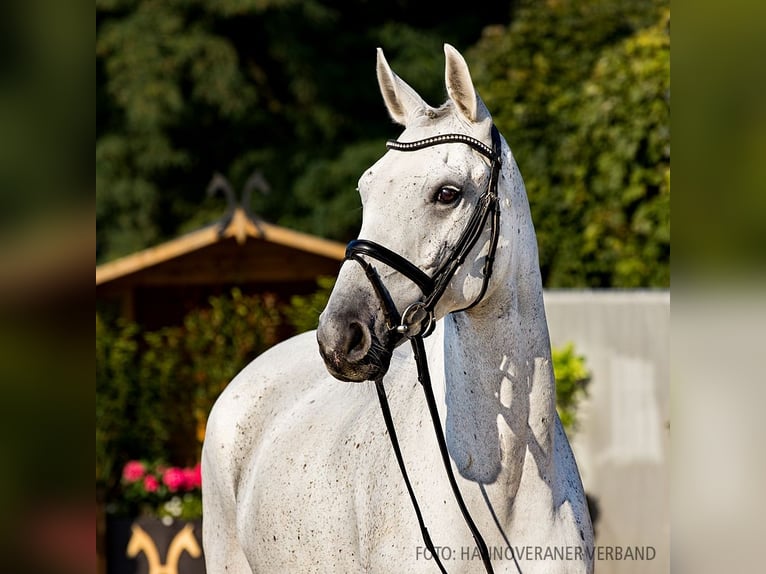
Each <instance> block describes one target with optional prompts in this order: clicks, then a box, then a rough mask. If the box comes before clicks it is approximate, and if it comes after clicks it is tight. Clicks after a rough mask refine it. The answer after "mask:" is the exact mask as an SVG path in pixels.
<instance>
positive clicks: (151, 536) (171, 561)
mask: <svg viewBox="0 0 766 574" xmlns="http://www.w3.org/2000/svg"><path fill="white" fill-rule="evenodd" d="M158 570H160V571H162V572H166V573H167V574H174V573H177V574H204V573H205V558H204V555H203V553H202V520H201V519H198V520H193V521H189V522H187V521H184V520H174V521H173V523H172V524H171V525H169V526H166V525H165V524H163V523H162V521H161V520H160V519H159V518H151V517H145V516H144V517H140V518H135V519H134V518H116V517H108V518H107V523H106V571H107V574H158V572H157V571H158Z"/></svg>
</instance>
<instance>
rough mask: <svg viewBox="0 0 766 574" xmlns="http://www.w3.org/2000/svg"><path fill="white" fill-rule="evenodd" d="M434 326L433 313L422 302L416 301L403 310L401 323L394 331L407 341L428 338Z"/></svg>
mask: <svg viewBox="0 0 766 574" xmlns="http://www.w3.org/2000/svg"><path fill="white" fill-rule="evenodd" d="M435 326H436V321H435V319H434V312H433V310H431V309H428V308H427V307H426V304H425V303H424V302H423V301H416V302H415V303H413V304H411V305H410V306H409V307H407V308H406V309H405V310H404V313H402V319H401V322H400V323H399V325H398V326H397V327H395V329H394V330H395V331H396V332H397V333H399V334H400V335H404V336H405V337H407V338H408V339H411V338H412V337H418V336H421V337H428V335H430V334H431V333H432V332H433V330H434V327H435Z"/></svg>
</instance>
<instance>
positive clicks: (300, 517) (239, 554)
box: [202, 45, 593, 574]
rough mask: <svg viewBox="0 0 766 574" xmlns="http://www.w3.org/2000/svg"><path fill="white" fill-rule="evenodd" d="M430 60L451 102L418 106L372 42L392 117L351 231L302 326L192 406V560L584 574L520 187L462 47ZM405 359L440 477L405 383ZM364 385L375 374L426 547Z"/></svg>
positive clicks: (258, 567) (587, 533)
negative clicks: (195, 517) (198, 512)
mask: <svg viewBox="0 0 766 574" xmlns="http://www.w3.org/2000/svg"><path fill="white" fill-rule="evenodd" d="M445 55H446V67H445V70H446V71H445V82H446V88H447V93H448V99H447V101H446V103H444V104H443V105H442V106H440V107H438V108H434V107H431V106H429V105H428V104H427V103H425V102H424V101H423V99H422V98H421V97H420V96H419V95H418V94H417V93H416V92H415V90H413V89H412V88H411V87H410V86H409V85H407V84H406V83H405V82H404V81H403V80H402V79H401V78H399V77H398V76H397V75H396V74H395V73H394V72H393V71H392V70H391V68H390V67H389V65H388V63H387V62H386V59H385V57H384V55H383V52H382V51H381V50H378V62H377V76H378V83H379V85H380V89H381V93H382V95H383V100H384V103H385V105H386V108H387V110H388V112H389V114H390V116H391V118H392V119H393V120H394V121H395V122H396V123H398V124H401V125H402V126H403V127H404V131H403V132H402V133H401V135H400V136H399V138H398V140H397V141H395V142H390V143H389V146H388V147H389V150H388V152H387V153H386V154H385V155H383V157H382V158H381V159H380V160H379V161H378V162H376V163H375V164H374V165H373V166H372V167H371V168H369V169H368V170H367V171H366V172H365V173H364V174H363V175H362V177H361V178H360V180H359V193H360V195H361V199H362V206H363V222H362V227H361V230H360V233H359V240H357V241H356V242H352V244H350V246H349V251H348V255H349V261H347V262H346V263H344V265H343V267H342V268H341V270H340V273H339V275H338V279H337V282H336V284H335V288H334V289H333V292H332V295H331V297H330V300H329V302H328V304H327V307H326V308H325V310H324V311H323V313H322V315H321V317H320V323H319V328H318V329H317V331H316V332H310V333H304V334H302V335H299V336H297V337H294V338H292V339H290V340H288V341H286V342H284V343H281V344H279V345H277V346H275V347H274V348H272V349H270V350H269V351H267V352H266V353H264V354H263V355H261V356H260V357H258V358H257V359H256V360H255V361H253V362H252V363H251V364H250V365H248V366H247V367H246V368H245V369H244V370H243V371H242V372H241V373H240V374H239V375H238V376H237V377H236V378H235V379H234V380H233V381H232V382H231V383H230V384H229V386H228V387H227V388H226V390H225V391H224V392H223V393H222V395H221V397H220V398H219V399H218V401H217V402H216V404H215V406H214V408H213V410H212V412H211V414H210V417H209V420H208V427H207V435H206V438H205V444H204V448H203V458H202V472H203V505H204V520H203V540H204V549H205V556H206V560H207V565H208V571H210V572H214V573H218V572H224V571H225V572H276V571H280V572H281V571H292V572H336V571H338V572H359V571H364V572H421V571H422V572H433V571H436V570H437V566H438V568H446V570H447V571H449V572H450V573H452V572H475V571H478V570H481V568H482V563H484V567H485V569H487V570H488V571H492V570H493V571H496V572H501V571H502V572H524V573H525V574H529V573H535V572H548V573H550V572H592V569H593V560H592V550H593V530H592V526H591V522H590V517H589V514H588V509H587V505H586V501H585V495H584V492H583V488H582V483H581V480H580V476H579V473H578V470H577V465H576V462H575V460H574V457H573V455H572V451H571V449H570V446H569V442H568V440H567V437H566V435H565V433H564V431H563V428H562V426H561V421H560V420H559V417H558V415H557V413H556V408H555V381H554V376H553V366H552V362H551V351H550V340H549V336H548V327H547V322H546V318H545V309H544V306H543V291H542V282H541V279H540V269H539V264H538V255H537V242H536V238H535V232H534V227H533V225H532V219H531V216H530V212H529V204H528V201H527V197H526V191H525V188H524V183H523V180H522V177H521V174H520V173H519V169H518V167H517V166H516V162H515V160H514V158H513V155H512V153H511V151H510V149H509V148H508V145H507V143H506V142H505V140H504V139H503V138H502V136H500V134H499V133H497V131H496V128H495V127H494V124H493V122H492V118H491V116H490V114H489V112H488V110H487V108H486V107H485V105H484V104H483V102H482V100H481V99H480V97H479V96H478V94H477V93H476V90H475V88H474V86H473V82H472V80H471V76H470V73H469V70H468V67H467V65H466V63H465V60H464V59H463V57H462V56H461V55H460V54H459V53H458V52H457V51H456V50H455V49H454V48H453V47H452V46H449V45H445ZM412 309H415V311H414V312H411V311H412ZM423 337H425V338H423ZM408 338H409V339H411V340H413V341H419V344H420V345H421V346H422V354H423V356H424V357H427V361H426V362H427V366H426V367H423V365H422V361H421V362H420V363H419V364H418V365H416V364H415V360H414V358H413V353H412V352H411V351H410V348H409V346H407V345H403V344H402V343H404V342H405V341H406V340H407V339H408ZM413 348H414V347H413ZM424 369H425V370H426V372H427V376H428V379H429V381H430V382H431V386H432V389H433V395H434V396H435V397H436V403H437V404H436V405H435V408H436V410H437V412H436V416H437V427H441V428H443V429H444V439H445V443H444V444H445V445H446V449H445V451H446V452H447V453H448V458H447V460H448V462H447V464H449V465H450V470H454V476H455V477H456V478H455V485H454V486H455V487H456V489H454V490H453V489H452V488H451V485H450V481H449V480H448V479H447V474H445V469H444V466H443V460H442V459H441V457H440V444H439V441H438V440H437V436H436V435H435V433H434V432H433V430H432V428H431V426H432V425H431V423H432V421H431V418H430V415H429V409H428V406H427V404H426V403H427V401H426V400H424V396H423V393H422V390H421V385H420V384H419V382H418V375H419V374H420V375H421V376H422V375H423V370H424ZM338 380H340V381H344V382H339V381H338ZM373 381H378V384H379V385H381V386H382V388H384V389H385V394H386V395H387V403H388V405H389V406H390V414H391V418H392V422H393V424H395V428H396V434H397V435H398V444H399V446H400V449H401V458H402V464H403V466H404V467H405V468H406V473H407V474H408V476H409V482H410V485H411V489H412V496H413V497H414V499H415V500H417V503H418V504H419V510H420V512H421V514H422V518H423V520H424V521H425V523H426V525H427V528H428V533H429V535H430V539H431V540H432V541H433V544H432V545H430V550H429V545H427V544H426V543H425V542H424V536H423V533H422V532H421V528H420V526H419V523H418V520H416V517H415V514H414V512H413V499H412V498H411V497H410V494H409V493H408V489H407V487H406V485H405V482H404V481H403V478H402V474H401V469H400V467H399V464H398V463H397V457H396V456H395V454H394V450H393V449H392V445H391V442H390V440H389V439H390V437H389V434H390V432H389V430H388V428H387V426H386V423H385V422H384V418H383V416H382V415H381V411H380V406H379V404H378V400H377V398H376V389H375V383H374V382H373ZM458 498H459V499H460V503H462V505H463V506H464V508H463V509H461V508H460V506H461V504H460V503H458ZM463 510H465V512H463ZM466 514H469V515H470V518H471V523H472V525H473V526H474V527H475V529H476V530H477V531H478V533H480V538H481V539H482V541H483V544H479V545H483V546H484V548H485V550H486V554H485V555H484V556H482V555H481V554H482V553H480V552H477V544H478V543H477V537H476V536H475V535H474V534H472V530H471V528H470V527H469V525H468V524H467V521H466V520H465V518H466ZM434 553H436V554H437V555H438V556H436V557H439V558H441V561H440V563H439V564H438V565H437V564H436V561H435V558H436V557H435V556H434Z"/></svg>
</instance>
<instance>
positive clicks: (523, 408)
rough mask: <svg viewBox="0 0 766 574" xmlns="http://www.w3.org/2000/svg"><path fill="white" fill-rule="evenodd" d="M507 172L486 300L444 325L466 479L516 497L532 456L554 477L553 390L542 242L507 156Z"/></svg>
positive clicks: (456, 449) (453, 441)
mask: <svg viewBox="0 0 766 574" xmlns="http://www.w3.org/2000/svg"><path fill="white" fill-rule="evenodd" d="M507 159H508V161H507V162H506V167H505V168H504V170H503V176H504V177H503V179H502V180H501V181H504V182H505V183H506V184H507V185H506V186H505V190H504V192H502V194H501V198H500V199H501V214H502V215H501V227H502V229H501V238H507V240H505V239H501V242H500V244H499V246H498V257H497V259H496V261H497V263H496V268H495V271H494V275H493V277H494V278H493V282H495V286H493V287H492V288H491V290H490V291H489V292H488V294H487V297H486V298H485V300H484V301H482V303H481V304H480V305H478V306H477V307H475V308H474V309H471V310H470V311H468V312H463V313H457V314H454V315H451V316H449V317H448V318H447V320H446V321H445V338H444V344H445V348H444V356H445V389H444V392H445V397H446V404H447V420H446V434H447V443H448V447H449V450H450V454H451V456H452V458H453V460H454V461H455V463H456V465H457V468H458V470H459V472H460V473H461V474H462V475H463V476H464V477H466V478H468V479H471V480H475V481H478V482H480V483H484V484H490V483H493V482H495V481H497V480H501V481H502V482H503V483H505V485H506V487H508V488H510V489H511V492H516V489H517V488H518V484H519V480H520V478H521V470H522V467H523V463H524V460H525V457H526V453H527V451H529V452H530V453H531V454H532V456H533V457H534V461H535V463H536V465H537V466H538V471H539V472H540V475H541V476H543V477H546V476H551V472H550V470H551V468H550V467H551V464H552V462H551V460H552V443H553V428H554V421H555V416H556V414H555V383H554V378H553V368H552V364H551V351H550V340H549V337H548V327H547V322H546V318H545V309H544V306H543V291H542V282H541V279H540V269H539V263H538V258H537V244H536V239H535V234H534V229H533V227H532V223H531V216H530V214H529V206H528V203H527V199H526V192H525V191H524V184H523V181H522V180H521V175H520V174H519V172H518V168H517V167H516V164H515V162H514V161H513V158H512V156H511V155H510V153H508V154H507Z"/></svg>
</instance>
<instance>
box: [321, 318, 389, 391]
mask: <svg viewBox="0 0 766 574" xmlns="http://www.w3.org/2000/svg"><path fill="white" fill-rule="evenodd" d="M317 342H318V343H319V353H320V355H321V356H322V359H323V360H324V363H325V366H326V367H327V370H328V371H329V372H330V374H331V375H332V376H333V377H335V378H336V379H338V380H341V381H346V382H362V381H375V380H377V379H379V378H381V377H383V376H384V375H385V374H386V372H387V371H388V367H389V365H390V363H391V354H392V352H393V340H392V337H390V336H388V334H386V333H384V334H383V335H382V336H381V335H378V334H376V332H375V325H374V324H373V323H368V322H366V321H362V320H360V319H358V318H354V317H350V316H348V315H325V314H322V316H321V317H320V319H319V327H318V328H317Z"/></svg>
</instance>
